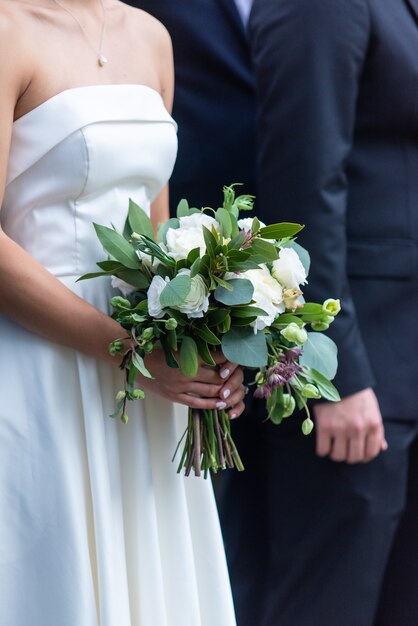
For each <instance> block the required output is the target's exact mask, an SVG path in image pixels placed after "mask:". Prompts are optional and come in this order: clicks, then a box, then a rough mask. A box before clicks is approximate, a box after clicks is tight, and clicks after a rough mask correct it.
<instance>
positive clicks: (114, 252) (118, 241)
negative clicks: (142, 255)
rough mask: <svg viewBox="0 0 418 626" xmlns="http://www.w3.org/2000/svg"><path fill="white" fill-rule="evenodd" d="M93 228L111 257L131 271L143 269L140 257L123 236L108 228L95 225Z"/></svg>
mask: <svg viewBox="0 0 418 626" xmlns="http://www.w3.org/2000/svg"><path fill="white" fill-rule="evenodd" d="M93 226H94V229H95V231H96V234H97V237H98V238H99V241H100V243H101V244H102V246H103V248H104V249H105V250H106V252H108V253H109V254H110V256H111V257H113V258H114V259H115V260H116V261H119V262H120V263H122V264H123V265H125V266H126V267H128V268H129V269H133V270H137V269H139V268H140V267H141V261H140V259H139V258H138V255H137V254H136V253H135V250H134V249H133V248H132V246H131V245H130V244H129V243H128V242H127V241H126V239H125V238H124V237H123V236H122V235H120V234H119V233H118V232H116V231H115V230H113V229H112V228H108V227H107V226H100V225H99V224H93Z"/></svg>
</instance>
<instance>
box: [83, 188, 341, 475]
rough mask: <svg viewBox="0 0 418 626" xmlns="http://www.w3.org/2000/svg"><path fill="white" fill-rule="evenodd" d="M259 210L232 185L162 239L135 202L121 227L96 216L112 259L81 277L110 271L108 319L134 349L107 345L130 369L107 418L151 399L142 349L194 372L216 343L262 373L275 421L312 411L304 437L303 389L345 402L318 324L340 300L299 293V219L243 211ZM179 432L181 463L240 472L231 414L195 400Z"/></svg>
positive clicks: (261, 387)
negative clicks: (144, 385) (275, 220)
mask: <svg viewBox="0 0 418 626" xmlns="http://www.w3.org/2000/svg"><path fill="white" fill-rule="evenodd" d="M252 208H253V196H248V195H239V196H236V194H235V190H234V186H229V187H225V188H224V202H223V206H222V207H220V208H218V209H217V210H215V209H212V208H209V207H205V208H204V209H196V208H191V207H189V205H188V203H187V201H186V200H182V201H181V202H180V204H179V206H178V210H177V217H176V218H172V219H170V220H168V221H167V222H166V223H165V224H163V225H162V226H161V227H160V229H159V232H158V235H157V237H156V238H155V237H154V233H153V229H152V225H151V221H150V220H149V218H148V216H147V215H146V214H145V212H144V211H143V210H142V209H141V208H140V207H139V206H137V205H136V204H135V203H134V202H133V201H130V204H129V212H128V218H127V223H126V226H125V229H124V232H123V233H119V232H117V231H116V230H115V229H112V228H108V227H106V226H100V225H97V224H95V225H94V227H95V229H96V233H97V236H98V238H99V240H100V242H101V244H102V245H103V248H104V249H105V250H106V251H107V253H108V255H109V257H108V259H107V260H104V261H100V262H99V263H97V265H98V266H99V268H100V270H101V271H99V272H97V273H93V274H87V275H85V276H83V277H82V278H83V279H87V278H93V277H96V276H103V275H111V276H113V284H114V286H115V287H118V288H119V290H120V291H121V293H122V294H123V295H122V296H115V297H114V298H112V301H111V304H112V306H113V308H114V314H113V317H114V319H116V320H117V321H118V322H119V323H120V325H121V326H122V327H123V328H124V329H125V330H126V332H127V335H128V337H129V338H130V340H131V347H130V348H129V349H126V347H125V344H124V342H123V341H122V339H121V340H120V341H115V342H113V343H112V344H111V346H110V351H111V353H112V354H117V353H119V352H120V353H121V364H120V367H121V369H122V370H124V372H125V387H124V389H122V390H121V391H120V392H119V393H118V394H117V397H116V402H117V406H116V411H115V413H114V414H113V416H112V417H115V416H117V415H119V416H120V417H121V419H122V421H123V422H127V420H128V416H127V409H126V406H127V402H128V401H132V400H135V399H140V398H143V397H144V392H143V391H142V390H141V389H138V388H136V387H135V384H136V383H137V377H138V374H142V375H143V376H145V377H151V374H150V373H149V371H148V370H147V368H146V366H145V362H144V358H145V357H146V355H147V354H148V353H150V352H151V351H152V350H154V349H155V348H156V347H159V348H160V349H162V350H163V352H164V354H165V359H166V361H167V364H168V365H169V366H170V367H175V368H180V369H181V371H182V372H183V373H184V374H185V375H188V376H194V375H195V374H196V373H197V369H198V365H199V357H200V359H201V361H203V363H205V364H207V365H209V366H213V367H214V366H215V361H214V360H213V356H212V355H213V352H214V351H215V350H219V349H220V350H222V352H223V354H224V356H225V357H226V358H227V359H228V360H230V361H231V362H234V363H237V364H239V365H241V366H243V367H247V368H252V369H254V370H255V376H254V385H255V387H256V388H255V392H254V395H255V396H256V397H260V398H265V399H266V404H267V411H268V418H269V419H270V420H272V422H274V423H275V424H279V423H280V422H281V421H282V420H283V419H284V418H287V417H289V416H290V415H291V414H292V413H293V411H294V410H295V408H296V406H297V407H298V408H299V409H304V410H305V411H306V419H305V420H304V421H303V423H302V431H303V433H304V434H309V433H310V432H311V430H312V428H313V422H312V421H311V419H310V416H309V408H308V405H307V399H308V398H316V399H318V398H324V399H326V400H331V401H336V400H339V395H338V392H337V390H336V388H335V387H334V386H333V384H332V383H331V382H330V381H331V379H332V378H333V377H334V375H335V372H336V369H337V350H336V347H335V344H334V343H333V342H332V341H331V340H330V339H329V338H328V337H326V336H325V335H322V334H321V333H320V332H318V331H323V330H326V329H327V328H328V326H329V324H330V323H331V322H332V321H333V319H334V317H335V315H336V314H337V313H338V312H339V309H340V306H339V301H338V300H332V299H329V300H327V301H325V302H324V303H321V304H317V303H311V302H308V303H306V302H304V300H303V297H302V291H301V288H300V287H301V285H303V284H305V283H306V279H307V275H308V271H309V255H308V253H307V251H306V250H304V249H303V248H302V247H301V246H299V245H298V244H297V243H296V242H295V239H294V237H295V235H296V234H297V233H298V232H299V231H300V230H301V228H302V226H301V225H299V224H291V223H280V224H272V225H269V226H266V225H264V224H263V223H262V222H260V221H259V219H258V218H257V217H253V218H251V217H250V218H245V219H240V213H241V212H242V211H248V210H251V209H252ZM309 327H310V329H311V330H312V331H315V332H308V331H307V328H309ZM183 439H184V446H183V451H182V454H181V458H180V463H179V467H178V471H179V472H180V471H181V470H182V469H185V473H186V475H189V474H190V472H191V470H192V469H193V471H194V473H195V474H196V475H198V476H199V475H200V474H201V471H203V472H204V474H205V476H206V475H207V473H208V471H209V470H212V471H214V472H217V471H218V470H219V469H224V468H225V467H234V466H235V467H236V468H237V469H238V470H242V469H243V465H242V462H241V459H240V457H239V454H238V451H237V449H236V446H235V444H234V442H233V440H232V437H231V430H230V422H229V419H228V416H227V414H226V413H225V411H222V410H210V411H209V410H195V409H189V420H188V427H187V430H186V431H185V433H184V435H183V438H182V440H183ZM181 443H182V441H180V442H179V446H180V444H181ZM179 446H178V447H179ZM177 449H178V448H177ZM176 452H177V450H176Z"/></svg>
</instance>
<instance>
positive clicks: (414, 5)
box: [406, 0, 418, 22]
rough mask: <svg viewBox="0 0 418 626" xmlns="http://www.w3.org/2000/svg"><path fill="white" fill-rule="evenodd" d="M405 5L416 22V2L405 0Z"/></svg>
mask: <svg viewBox="0 0 418 626" xmlns="http://www.w3.org/2000/svg"><path fill="white" fill-rule="evenodd" d="M406 4H407V5H408V6H409V8H410V9H411V11H412V13H413V14H414V17H415V20H416V21H417V22H418V0H406Z"/></svg>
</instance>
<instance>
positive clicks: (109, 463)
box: [0, 85, 235, 626]
mask: <svg viewBox="0 0 418 626" xmlns="http://www.w3.org/2000/svg"><path fill="white" fill-rule="evenodd" d="M176 149H177V143H176V129H175V124H174V122H173V120H172V118H171V117H170V116H169V114H168V113H167V111H166V109H165V108H164V105H163V101H162V99H161V97H160V95H159V94H158V93H157V92H156V91H154V90H153V89H151V88H149V87H146V86H142V85H108V86H103V85H102V86H88V87H78V88H72V89H68V90H66V91H63V92H61V93H59V94H58V95H55V96H53V97H52V98H50V99H49V100H47V101H46V102H44V103H43V104H41V105H39V106H38V107H37V108H35V109H34V110H33V111H31V112H29V113H27V114H26V115H24V116H23V117H22V118H20V119H19V120H17V121H16V122H15V124H14V130H13V136H12V145H11V153H10V161H9V170H8V176H7V187H6V193H5V198H4V202H3V207H2V210H1V212H0V220H1V225H2V228H3V229H4V230H5V232H6V233H7V234H8V235H9V236H10V237H11V238H12V239H14V240H15V241H16V242H17V243H18V244H19V245H20V246H21V247H23V248H24V249H25V250H27V252H28V253H29V254H30V255H31V256H32V257H34V258H35V259H37V260H38V261H39V262H40V263H41V264H42V265H44V266H45V267H46V268H48V270H49V271H50V272H52V273H53V274H54V275H55V276H57V277H58V278H59V280H61V281H62V282H63V283H65V285H67V286H68V287H69V288H70V289H72V290H73V291H75V292H76V293H78V294H79V295H80V296H82V297H83V298H85V299H86V300H88V301H89V302H91V303H93V304H94V305H95V306H97V307H99V308H100V309H102V310H104V311H108V306H109V305H108V303H109V299H110V297H111V295H112V294H113V293H114V291H113V290H112V288H111V285H110V280H109V279H108V278H107V277H106V278H98V279H94V280H91V281H85V282H79V283H76V282H75V281H76V279H77V278H78V277H79V276H80V275H82V274H84V273H86V272H90V271H96V270H97V268H96V265H95V264H96V261H97V260H100V259H104V258H105V256H106V255H105V253H104V252H103V250H102V248H101V246H100V243H99V242H98V240H97V238H96V235H95V231H94V228H93V225H92V222H97V223H99V224H105V225H108V226H110V225H111V224H114V225H115V226H116V228H118V229H122V228H123V225H124V222H125V218H126V212H127V205H128V199H129V197H132V198H133V199H134V200H135V201H136V202H137V203H138V204H139V205H141V206H142V207H143V208H144V209H145V210H149V206H150V202H151V201H152V200H153V198H154V197H155V196H156V195H157V193H158V191H159V190H160V188H161V187H162V186H163V185H164V183H165V182H166V181H167V179H168V178H169V176H170V174H171V171H172V168H173V164H174V160H175V155H176ZM20 288H24V285H16V289H20ZM121 380H122V379H121V375H120V372H119V370H118V369H117V368H112V367H111V366H108V365H107V364H105V363H102V362H97V361H96V360H95V359H93V358H91V357H88V356H85V355H83V354H80V353H76V352H75V351H72V350H70V349H67V348H63V347H60V346H58V345H55V344H53V343H51V342H49V341H47V340H45V339H43V338H41V337H38V336H35V335H33V334H31V333H30V332H27V331H26V330H24V329H23V328H22V327H20V326H18V325H17V324H15V323H14V322H12V321H11V320H10V319H7V318H6V317H2V316H0V625H1V626H99V625H100V626H233V625H234V624H235V619H234V611H233V606H232V599H231V592H230V586H229V579H228V573H227V569H226V563H225V556H224V551H223V544H222V538H221V534H220V529H219V523H218V517H217V512H216V508H215V504H214V499H213V493H212V488H211V484H210V481H204V480H203V479H196V478H192V477H190V478H185V477H184V476H182V475H178V474H177V473H176V469H177V465H176V463H172V462H171V458H172V455H173V452H174V449H175V446H176V443H177V440H178V438H179V435H180V434H182V431H183V429H184V427H185V419H186V413H185V409H184V407H178V406H173V405H172V404H170V403H168V402H166V401H164V400H162V399H161V398H159V397H157V396H153V395H152V394H151V393H147V397H146V399H145V400H144V401H142V402H141V401H138V402H136V403H130V406H129V412H130V420H129V423H128V424H127V425H126V426H124V425H123V424H121V423H120V422H119V421H117V420H112V419H110V418H109V414H110V413H112V412H113V406H114V396H115V393H116V392H117V390H118V389H120V388H121V384H122V383H121ZM175 413H176V415H175Z"/></svg>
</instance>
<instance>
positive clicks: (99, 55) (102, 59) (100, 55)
mask: <svg viewBox="0 0 418 626" xmlns="http://www.w3.org/2000/svg"><path fill="white" fill-rule="evenodd" d="M54 2H55V4H58V6H59V7H61V9H63V10H64V11H66V12H67V13H68V14H69V15H70V16H71V17H72V18H73V20H74V21H75V22H76V24H78V27H79V29H80V30H81V34H82V35H83V36H84V38H85V40H86V41H87V43H88V44H89V46H90V48H91V49H92V50H94V53H95V54H96V55H97V62H98V64H99V65H100V67H103V66H104V65H106V63H108V59H107V58H106V57H105V56H104V54H103V53H102V49H103V41H104V36H105V30H106V9H105V7H104V4H103V0H100V4H101V5H102V12H103V22H102V30H101V32H100V43H99V49H98V50H96V48H95V46H93V44H92V43H91V41H90V39H89V37H88V36H87V33H86V31H85V29H84V27H83V26H82V24H81V22H80V20H79V19H78V17H77V16H76V15H74V13H73V12H72V11H70V9H67V7H66V6H64V5H63V4H61V2H60V1H59V0H54Z"/></svg>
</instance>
